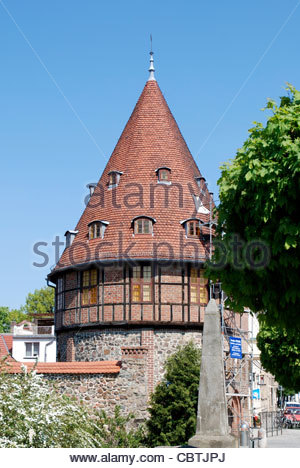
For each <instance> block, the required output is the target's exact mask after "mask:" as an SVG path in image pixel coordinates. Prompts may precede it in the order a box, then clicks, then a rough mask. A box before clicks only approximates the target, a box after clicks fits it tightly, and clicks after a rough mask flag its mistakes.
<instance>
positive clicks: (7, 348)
mask: <svg viewBox="0 0 300 468" xmlns="http://www.w3.org/2000/svg"><path fill="white" fill-rule="evenodd" d="M12 343H13V336H12V334H11V335H10V334H6V333H5V334H2V333H1V334H0V359H1V358H3V357H4V356H8V355H9V356H10V355H11V353H12Z"/></svg>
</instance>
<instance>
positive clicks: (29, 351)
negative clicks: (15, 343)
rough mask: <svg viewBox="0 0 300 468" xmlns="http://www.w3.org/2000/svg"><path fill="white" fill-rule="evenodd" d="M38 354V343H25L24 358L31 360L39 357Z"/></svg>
mask: <svg viewBox="0 0 300 468" xmlns="http://www.w3.org/2000/svg"><path fill="white" fill-rule="evenodd" d="M39 354H40V343H37V342H33V343H25V357H27V358H33V357H39Z"/></svg>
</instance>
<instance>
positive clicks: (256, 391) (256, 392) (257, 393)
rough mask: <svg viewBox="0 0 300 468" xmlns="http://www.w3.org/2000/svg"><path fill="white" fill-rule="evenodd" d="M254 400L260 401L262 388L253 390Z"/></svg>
mask: <svg viewBox="0 0 300 468" xmlns="http://www.w3.org/2000/svg"><path fill="white" fill-rule="evenodd" d="M252 398H253V400H260V388H255V389H254V390H252Z"/></svg>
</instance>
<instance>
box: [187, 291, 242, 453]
mask: <svg viewBox="0 0 300 468" xmlns="http://www.w3.org/2000/svg"><path fill="white" fill-rule="evenodd" d="M188 443H189V445H190V446H192V447H207V448H209V447H219V448H222V447H238V439H237V438H236V437H233V436H232V435H231V434H230V429H229V425H228V416H227V401H226V393H225V376H224V361H223V348H222V334H221V323H220V312H219V309H218V306H217V304H216V301H215V300H214V299H211V300H210V301H209V303H208V305H207V308H206V311H205V317H204V329H203V344H202V360H201V371H200V384H199V396H198V413H197V430H196V434H195V435H194V437H192V438H191V439H190V440H189V442H188Z"/></svg>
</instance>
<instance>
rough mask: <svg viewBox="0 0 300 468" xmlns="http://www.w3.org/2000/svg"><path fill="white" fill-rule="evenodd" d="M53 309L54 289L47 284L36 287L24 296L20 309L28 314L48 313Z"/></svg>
mask: <svg viewBox="0 0 300 468" xmlns="http://www.w3.org/2000/svg"><path fill="white" fill-rule="evenodd" d="M53 309H54V289H53V288H50V287H48V286H46V287H44V288H41V289H36V290H35V291H34V292H33V293H29V294H28V295H27V297H26V301H25V305H24V306H23V307H22V310H23V311H24V312H25V313H26V314H28V315H29V316H34V314H49V313H51V312H53Z"/></svg>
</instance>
